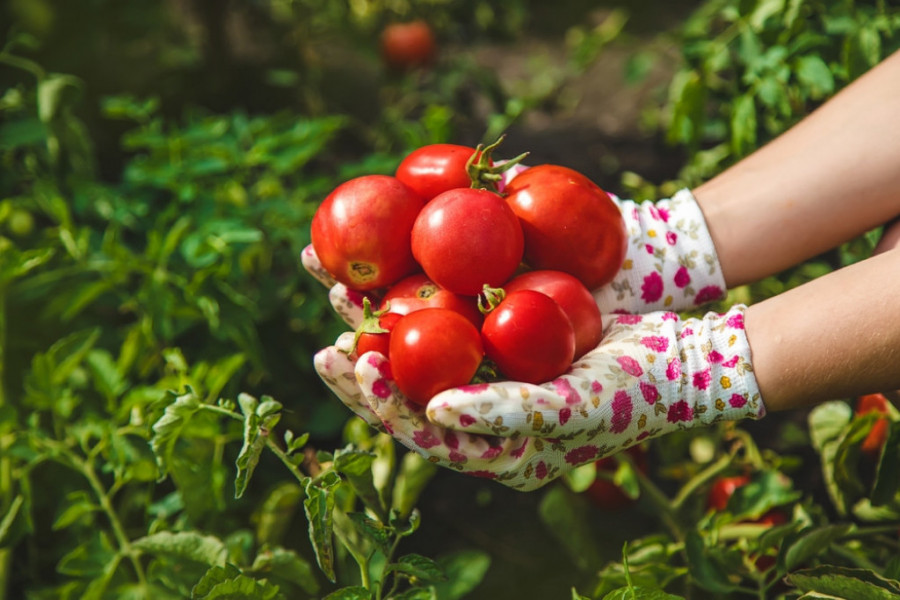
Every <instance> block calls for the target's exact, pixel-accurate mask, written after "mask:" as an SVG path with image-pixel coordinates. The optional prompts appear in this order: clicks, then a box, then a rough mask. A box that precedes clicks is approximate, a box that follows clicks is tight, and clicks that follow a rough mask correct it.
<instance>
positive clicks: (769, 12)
mask: <svg viewBox="0 0 900 600" xmlns="http://www.w3.org/2000/svg"><path fill="white" fill-rule="evenodd" d="M784 3H785V0H760V1H759V2H757V4H756V8H754V9H753V12H752V13H751V14H750V27H752V28H753V29H755V30H756V31H762V30H763V28H764V27H765V23H766V19H768V18H769V17H774V16H775V15H777V14H779V13H781V12H782V11H784Z"/></svg>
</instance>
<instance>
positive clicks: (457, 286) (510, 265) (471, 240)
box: [412, 188, 524, 296]
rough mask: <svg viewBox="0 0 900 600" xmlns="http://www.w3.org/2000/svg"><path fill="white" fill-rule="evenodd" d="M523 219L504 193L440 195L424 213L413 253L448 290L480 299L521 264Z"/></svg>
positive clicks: (463, 190) (418, 221) (416, 226)
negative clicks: (478, 296) (520, 220)
mask: <svg viewBox="0 0 900 600" xmlns="http://www.w3.org/2000/svg"><path fill="white" fill-rule="evenodd" d="M523 244H524V239H523V237H522V227H521V226H520V225H519V220H518V219H517V218H516V215H515V214H514V213H513V211H512V209H511V208H510V207H509V205H508V204H507V203H506V202H505V201H504V200H503V198H502V197H500V196H499V195H497V194H495V193H493V192H489V191H487V190H480V189H472V188H457V189H455V190H450V191H449V192H444V193H443V194H440V195H439V196H437V197H436V198H434V199H433V200H431V202H429V203H428V204H426V205H425V208H423V209H422V211H421V212H420V213H419V216H418V217H417V218H416V222H415V224H414V225H413V228H412V252H413V256H414V257H415V259H416V260H417V261H418V262H419V264H420V265H421V266H422V268H423V269H424V270H425V274H426V275H428V277H429V278H430V279H431V280H432V281H433V282H435V283H436V284H438V285H439V286H441V287H442V288H444V289H446V290H450V291H451V292H453V293H455V294H462V295H466V296H476V295H478V294H479V293H480V292H481V290H482V288H483V287H484V285H485V284H487V285H490V286H491V287H499V286H501V285H502V284H504V283H506V281H507V280H508V279H509V278H510V277H511V276H512V275H513V273H514V272H515V270H516V269H517V268H518V267H519V264H520V263H521V261H522V250H523Z"/></svg>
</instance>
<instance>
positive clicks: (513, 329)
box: [481, 290, 575, 383]
mask: <svg viewBox="0 0 900 600" xmlns="http://www.w3.org/2000/svg"><path fill="white" fill-rule="evenodd" d="M481 338H482V340H483V342H484V352H485V355H486V356H487V357H488V358H490V359H491V360H492V361H494V363H495V364H496V365H497V369H498V370H499V371H500V373H502V374H503V375H504V376H505V377H507V378H509V379H512V380H514V381H523V382H525V383H544V382H546V381H550V380H551V379H553V378H554V377H557V376H559V375H562V374H563V373H565V372H566V371H567V370H568V369H569V367H570V366H571V365H572V358H573V357H574V355H575V331H574V330H573V329H572V322H571V321H570V320H569V317H567V316H566V313H565V312H563V309H562V308H561V307H560V306H559V304H557V303H556V302H555V301H554V300H553V299H552V298H550V297H549V296H547V295H546V294H542V293H540V292H535V291H534V290H519V291H517V292H512V293H511V294H507V295H506V297H505V298H504V299H503V301H502V302H500V304H498V305H497V307H496V308H494V309H493V310H491V311H490V312H489V313H488V314H487V316H486V317H485V318H484V325H482V327H481Z"/></svg>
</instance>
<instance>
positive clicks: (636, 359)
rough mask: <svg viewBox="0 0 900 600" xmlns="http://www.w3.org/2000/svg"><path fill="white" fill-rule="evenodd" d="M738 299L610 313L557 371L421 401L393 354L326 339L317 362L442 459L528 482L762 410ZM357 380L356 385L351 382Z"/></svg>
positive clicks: (361, 409) (370, 409) (396, 431)
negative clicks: (350, 352)
mask: <svg viewBox="0 0 900 600" xmlns="http://www.w3.org/2000/svg"><path fill="white" fill-rule="evenodd" d="M743 311H744V307H743V306H735V307H734V308H732V309H731V310H730V311H728V312H727V313H725V314H722V315H719V314H715V313H709V314H707V315H706V316H705V317H703V318H702V319H686V320H682V319H680V318H679V317H678V316H677V315H676V314H675V313H671V312H655V313H650V314H647V315H620V316H617V317H613V316H610V317H609V318H608V319H607V326H606V328H605V331H604V339H603V341H602V342H601V343H600V345H599V346H598V347H597V348H596V349H594V350H592V351H591V352H589V353H588V354H586V355H585V356H584V357H583V358H582V359H580V360H579V361H577V362H576V363H575V364H574V365H573V367H572V369H571V370H570V371H569V372H568V373H567V374H565V375H563V376H561V377H558V378H557V379H555V380H553V381H551V382H548V383H545V384H542V385H530V384H524V383H519V382H511V381H504V382H499V383H491V384H482V385H473V386H464V387H461V388H456V389H452V390H447V391H445V392H442V393H441V394H438V395H437V396H435V397H434V398H432V399H431V401H430V402H429V403H428V406H427V409H423V408H421V407H419V406H417V405H415V404H413V403H411V402H409V401H407V399H406V398H405V397H404V396H403V394H402V393H400V392H399V391H398V390H397V388H396V386H395V385H394V383H393V381H392V380H391V378H390V363H389V362H388V361H387V359H386V358H385V357H384V356H382V355H380V354H377V353H374V352H370V353H367V354H365V355H363V356H361V357H359V359H358V360H356V361H354V360H353V359H352V357H347V356H346V355H345V354H343V353H342V352H341V351H340V350H339V349H338V348H337V347H335V346H331V347H329V348H325V349H324V350H322V351H320V352H319V353H318V354H317V355H316V357H315V365H316V370H317V371H318V372H319V373H320V375H321V376H322V379H323V380H324V381H325V382H326V384H327V385H328V386H329V387H331V389H332V390H333V391H334V392H335V394H337V395H338V397H340V398H341V400H342V401H343V402H344V403H345V404H346V405H347V406H348V407H350V408H351V410H354V412H356V413H357V414H359V415H360V416H362V417H363V418H364V419H366V420H367V421H368V422H369V423H374V424H377V423H375V417H377V419H378V421H380V422H381V424H382V426H383V430H386V431H388V432H389V433H390V434H391V435H393V436H394V437H395V438H396V439H397V440H398V441H399V442H400V443H402V444H403V445H405V446H406V447H408V448H410V449H412V450H415V451H417V452H419V453H420V454H422V455H423V456H425V457H426V458H427V459H428V460H430V461H432V462H434V463H437V464H439V465H442V466H445V467H449V468H452V469H455V470H458V471H461V472H465V473H469V474H473V475H478V476H482V477H488V478H491V479H495V480H497V481H499V482H501V483H503V484H505V485H508V486H510V487H513V488H516V489H520V490H532V489H535V488H538V487H540V486H542V485H544V484H546V483H548V482H549V481H552V480H553V479H555V478H557V477H559V476H560V475H562V474H564V473H565V472H566V471H568V470H570V469H572V468H574V467H576V466H579V465H581V464H585V463H587V462H590V461H594V460H597V459H599V458H602V457H604V456H608V455H611V454H614V453H616V452H619V451H621V450H623V449H625V448H628V447H630V446H632V445H634V444H637V443H638V442H640V441H642V440H645V439H649V438H652V437H656V436H659V435H663V434H665V433H668V432H671V431H675V430H678V429H687V428H691V427H696V426H705V425H709V424H711V423H714V422H717V421H722V420H738V419H743V418H761V417H762V416H763V415H764V414H765V407H764V405H763V403H762V400H761V398H760V395H759V389H758V387H757V384H756V380H755V378H754V375H753V368H752V366H751V364H750V348H749V345H748V343H747V338H746V336H745V334H744V329H743ZM352 382H356V383H357V384H358V385H356V386H354V385H352Z"/></svg>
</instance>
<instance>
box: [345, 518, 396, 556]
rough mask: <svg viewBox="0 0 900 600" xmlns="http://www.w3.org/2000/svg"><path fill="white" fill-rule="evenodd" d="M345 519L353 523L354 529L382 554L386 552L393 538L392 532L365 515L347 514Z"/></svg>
mask: <svg viewBox="0 0 900 600" xmlns="http://www.w3.org/2000/svg"><path fill="white" fill-rule="evenodd" d="M347 517H349V519H350V520H351V521H353V523H354V525H356V528H357V529H358V530H359V531H360V532H362V534H363V535H365V536H366V537H367V538H368V539H370V540H371V541H373V542H375V544H376V545H378V547H379V548H381V550H382V551H383V552H387V550H388V546H389V545H390V543H391V539H392V537H393V535H392V534H393V532H392V531H391V529H390V528H388V527H385V526H384V524H383V523H381V522H379V521H376V520H375V519H372V518H371V517H369V516H368V515H366V514H365V513H361V512H351V513H347Z"/></svg>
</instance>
